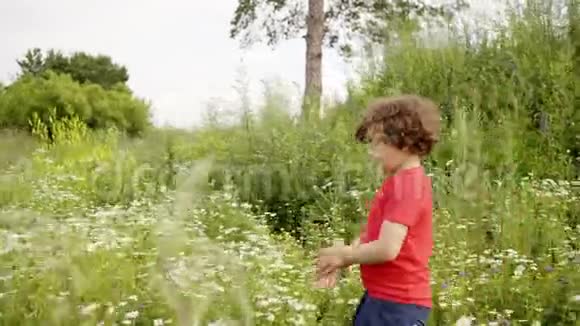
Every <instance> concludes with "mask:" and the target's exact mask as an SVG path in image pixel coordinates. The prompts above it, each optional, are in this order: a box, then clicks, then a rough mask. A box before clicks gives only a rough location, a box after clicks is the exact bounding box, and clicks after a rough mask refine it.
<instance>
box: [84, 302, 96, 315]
mask: <svg viewBox="0 0 580 326" xmlns="http://www.w3.org/2000/svg"><path fill="white" fill-rule="evenodd" d="M98 307H99V305H98V304H96V303H91V304H89V305H86V306H84V307H81V315H85V316H86V315H90V314H92V313H93V312H94V311H95V310H97V308H98Z"/></svg>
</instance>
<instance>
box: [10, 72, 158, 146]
mask: <svg viewBox="0 0 580 326" xmlns="http://www.w3.org/2000/svg"><path fill="white" fill-rule="evenodd" d="M51 109H55V110H56V111H55V119H57V120H58V119H61V118H64V117H73V116H76V117H78V118H79V119H80V120H81V121H83V122H85V123H86V124H87V125H88V126H89V127H91V128H93V129H104V128H108V127H113V126H114V127H116V128H118V129H119V130H120V131H123V132H127V133H129V134H131V135H138V134H141V133H142V132H144V131H145V130H146V129H147V128H148V127H149V125H150V121H149V118H150V117H149V105H148V104H147V103H145V102H144V101H142V100H140V99H137V98H135V97H133V95H132V94H131V93H130V92H128V91H127V89H126V88H124V87H122V86H118V87H117V88H113V89H111V90H104V89H103V88H102V87H100V86H98V85H95V84H79V83H78V82H75V81H73V80H72V79H71V77H69V76H68V75H59V74H56V73H53V72H50V71H49V72H47V73H46V75H45V76H44V77H32V76H25V77H22V78H21V79H19V80H17V81H16V82H14V83H13V84H11V85H10V86H9V87H7V88H6V89H5V90H4V92H3V93H2V95H1V96H0V128H2V127H4V128H6V127H10V128H20V129H28V130H29V129H30V122H31V119H32V118H33V116H34V115H37V116H38V117H39V118H40V119H41V120H42V121H44V122H47V121H48V117H49V116H50V110H51Z"/></svg>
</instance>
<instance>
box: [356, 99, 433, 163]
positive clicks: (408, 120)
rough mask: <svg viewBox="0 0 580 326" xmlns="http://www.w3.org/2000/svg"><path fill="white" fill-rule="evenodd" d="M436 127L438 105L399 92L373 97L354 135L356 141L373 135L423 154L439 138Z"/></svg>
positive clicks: (370, 137) (430, 149)
mask: <svg viewBox="0 0 580 326" xmlns="http://www.w3.org/2000/svg"><path fill="white" fill-rule="evenodd" d="M439 128H440V116H439V109H438V107H437V105H436V104H435V103H434V102H433V101H432V100H430V99H427V98H424V97H421V96H418V95H401V96H397V97H389V98H379V99H377V100H375V101H373V102H372V103H371V104H370V105H369V106H368V109H367V112H366V114H365V116H364V117H363V121H362V122H361V123H360V125H359V126H358V127H357V129H356V134H355V137H356V139H357V140H358V141H359V142H363V143H367V142H369V141H371V140H373V139H377V140H379V141H381V142H385V143H388V144H391V145H393V146H395V147H397V148H399V149H405V150H407V151H408V152H410V153H412V154H415V155H419V156H426V155H428V154H429V153H431V151H432V150H433V147H434V146H435V144H436V143H437V142H438V141H439Z"/></svg>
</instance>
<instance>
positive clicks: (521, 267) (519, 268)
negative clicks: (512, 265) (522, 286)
mask: <svg viewBox="0 0 580 326" xmlns="http://www.w3.org/2000/svg"><path fill="white" fill-rule="evenodd" d="M525 270H526V267H525V266H524V265H518V266H517V267H516V269H515V270H514V276H515V277H516V278H517V277H520V276H522V275H523V274H524V271H525Z"/></svg>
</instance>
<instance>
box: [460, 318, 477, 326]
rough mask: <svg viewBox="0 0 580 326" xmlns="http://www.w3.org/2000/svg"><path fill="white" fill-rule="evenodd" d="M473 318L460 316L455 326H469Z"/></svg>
mask: <svg viewBox="0 0 580 326" xmlns="http://www.w3.org/2000/svg"><path fill="white" fill-rule="evenodd" d="M473 320H475V318H473V317H471V316H462V317H461V318H459V319H458V320H457V321H456V322H455V326H471V325H473V324H472V322H473Z"/></svg>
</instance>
